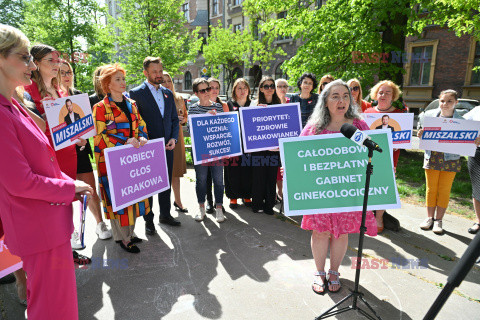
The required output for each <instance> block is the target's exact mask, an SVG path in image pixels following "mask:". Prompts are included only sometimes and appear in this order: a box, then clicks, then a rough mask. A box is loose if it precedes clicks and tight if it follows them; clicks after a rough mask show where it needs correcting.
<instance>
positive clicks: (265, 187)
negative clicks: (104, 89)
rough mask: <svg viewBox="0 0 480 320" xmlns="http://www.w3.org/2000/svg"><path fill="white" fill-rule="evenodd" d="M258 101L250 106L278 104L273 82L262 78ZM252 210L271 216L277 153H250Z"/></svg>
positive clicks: (274, 193) (278, 159)
mask: <svg viewBox="0 0 480 320" xmlns="http://www.w3.org/2000/svg"><path fill="white" fill-rule="evenodd" d="M258 87H259V93H258V101H252V104H251V105H258V106H262V105H263V106H267V105H272V104H280V103H281V102H280V98H279V97H278V96H277V93H276V92H275V81H274V80H273V78H272V77H270V76H264V77H263V78H262V80H260V84H259V86H258ZM251 163H252V210H253V212H262V211H263V212H265V213H266V214H270V215H273V213H274V212H273V207H274V206H275V196H276V182H277V170H278V167H279V166H280V154H279V153H278V151H259V152H254V153H252V162H251Z"/></svg>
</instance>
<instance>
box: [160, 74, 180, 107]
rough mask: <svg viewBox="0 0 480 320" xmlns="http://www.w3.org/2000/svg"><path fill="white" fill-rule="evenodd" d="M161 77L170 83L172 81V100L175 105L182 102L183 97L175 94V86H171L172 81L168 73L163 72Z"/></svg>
mask: <svg viewBox="0 0 480 320" xmlns="http://www.w3.org/2000/svg"><path fill="white" fill-rule="evenodd" d="M163 75H165V76H167V77H168V78H169V79H170V81H172V90H171V91H172V93H173V98H174V100H175V104H177V103H181V102H182V101H183V97H182V96H181V95H180V94H178V93H177V92H175V85H174V84H173V79H172V76H171V75H170V73H168V72H167V71H165V70H164V71H163Z"/></svg>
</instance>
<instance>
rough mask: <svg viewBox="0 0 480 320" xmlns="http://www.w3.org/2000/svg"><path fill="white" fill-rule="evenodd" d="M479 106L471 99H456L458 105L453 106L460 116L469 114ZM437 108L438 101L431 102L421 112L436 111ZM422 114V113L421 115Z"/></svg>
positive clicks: (476, 101)
mask: <svg viewBox="0 0 480 320" xmlns="http://www.w3.org/2000/svg"><path fill="white" fill-rule="evenodd" d="M477 106H480V102H479V101H478V100H473V99H458V103H457V105H456V106H455V111H457V113H458V114H459V115H461V116H463V115H464V114H465V113H467V112H469V111H470V110H472V109H473V108H475V107H477ZM438 107H439V103H438V99H435V100H433V101H432V102H430V104H429V105H428V106H427V107H426V108H425V109H424V110H423V112H425V111H428V110H432V109H437V108H438ZM423 112H422V113H423Z"/></svg>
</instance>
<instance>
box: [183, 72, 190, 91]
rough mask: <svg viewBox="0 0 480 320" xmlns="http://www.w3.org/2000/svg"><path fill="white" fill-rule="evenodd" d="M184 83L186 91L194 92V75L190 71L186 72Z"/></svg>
mask: <svg viewBox="0 0 480 320" xmlns="http://www.w3.org/2000/svg"><path fill="white" fill-rule="evenodd" d="M183 83H184V85H183V89H184V90H192V74H191V73H190V71H187V72H185V76H184V80H183Z"/></svg>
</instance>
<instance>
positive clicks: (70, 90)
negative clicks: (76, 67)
mask: <svg viewBox="0 0 480 320" xmlns="http://www.w3.org/2000/svg"><path fill="white" fill-rule="evenodd" d="M62 65H66V66H67V67H68V70H70V72H71V73H72V80H74V79H75V75H74V74H73V68H72V66H71V65H70V63H68V62H67V61H65V60H63V61H62ZM57 77H58V79H60V81H59V83H60V87H63V84H62V69H61V68H59V69H58V76H57ZM65 89H66V90H67V91H66V93H68V95H73V90H75V87H74V86H73V81H72V83H71V84H70V86H69V87H66V88H65Z"/></svg>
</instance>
